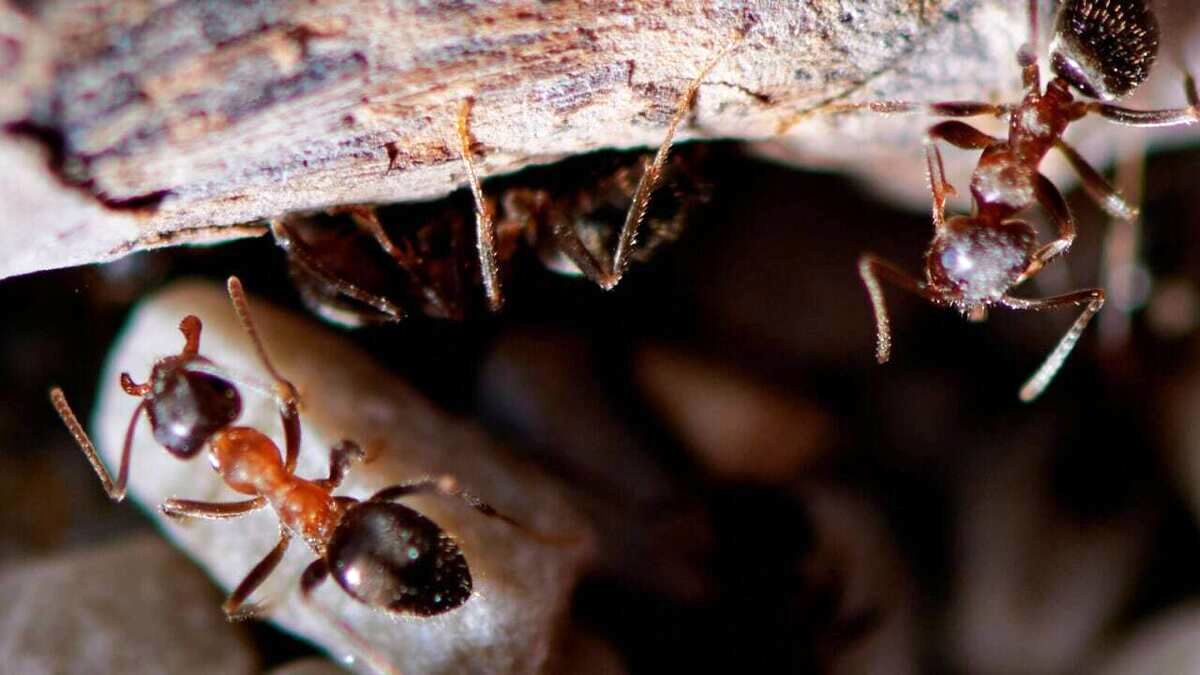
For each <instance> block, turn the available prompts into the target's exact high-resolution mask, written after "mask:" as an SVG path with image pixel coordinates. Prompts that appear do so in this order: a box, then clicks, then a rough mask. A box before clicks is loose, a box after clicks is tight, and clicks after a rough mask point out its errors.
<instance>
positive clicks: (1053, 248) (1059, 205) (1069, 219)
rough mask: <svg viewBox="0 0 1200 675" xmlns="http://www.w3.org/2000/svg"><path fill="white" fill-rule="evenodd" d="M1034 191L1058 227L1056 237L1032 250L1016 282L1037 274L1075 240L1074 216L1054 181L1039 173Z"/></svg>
mask: <svg viewBox="0 0 1200 675" xmlns="http://www.w3.org/2000/svg"><path fill="white" fill-rule="evenodd" d="M1034 193H1035V197H1036V199H1037V202H1038V203H1039V204H1041V205H1042V208H1044V209H1046V212H1047V213H1048V214H1049V215H1050V219H1051V220H1052V221H1053V222H1054V226H1055V227H1056V228H1058V238H1057V239H1055V240H1054V241H1052V242H1050V243H1048V244H1046V245H1044V246H1042V247H1041V248H1039V249H1038V250H1036V251H1034V253H1033V259H1032V260H1030V261H1029V266H1028V267H1026V268H1025V271H1024V272H1022V273H1021V276H1020V277H1019V278H1018V279H1017V282H1016V283H1017V284H1019V283H1021V282H1022V281H1025V280H1026V279H1028V278H1029V277H1032V276H1033V275H1035V274H1037V273H1038V272H1040V271H1041V269H1042V268H1043V267H1045V266H1046V263H1048V262H1050V261H1051V260H1053V259H1055V258H1057V257H1058V256H1060V255H1062V254H1064V253H1066V252H1067V249H1069V248H1071V244H1072V243H1074V241H1075V218H1074V217H1073V216H1072V215H1071V209H1069V208H1068V207H1067V202H1066V200H1065V199H1063V196H1062V193H1061V192H1059V191H1058V188H1057V187H1055V186H1054V183H1052V182H1050V179H1049V178H1046V177H1045V176H1043V175H1042V174H1040V173H1039V174H1038V175H1037V179H1036V182H1035V183H1034ZM1014 285H1015V284H1014Z"/></svg>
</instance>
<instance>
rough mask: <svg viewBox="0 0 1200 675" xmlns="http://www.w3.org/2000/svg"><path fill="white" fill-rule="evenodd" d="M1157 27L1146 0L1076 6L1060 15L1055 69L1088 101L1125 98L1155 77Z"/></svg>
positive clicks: (1087, 1)
mask: <svg viewBox="0 0 1200 675" xmlns="http://www.w3.org/2000/svg"><path fill="white" fill-rule="evenodd" d="M1157 55H1158V22H1157V21H1156V20H1155V19H1154V14H1152V13H1151V12H1150V9H1149V8H1148V7H1146V2H1145V0H1101V1H1096V0H1071V1H1069V2H1067V3H1066V4H1065V5H1063V8H1062V10H1061V11H1060V12H1059V14H1058V25H1057V26H1056V27H1055V31H1054V41H1053V42H1052V43H1051V45H1050V67H1051V68H1052V69H1053V70H1054V74H1055V75H1058V76H1059V77H1062V78H1064V79H1066V80H1067V81H1068V82H1070V83H1071V84H1072V85H1073V86H1074V87H1075V88H1076V89H1078V90H1079V91H1080V92H1082V93H1083V94H1084V95H1086V96H1090V97H1092V98H1097V99H1101V100H1105V101H1110V100H1114V99H1118V98H1121V97H1123V96H1126V95H1127V94H1129V93H1130V92H1131V91H1133V90H1134V89H1135V88H1137V86H1138V85H1139V84H1141V83H1142V82H1144V81H1145V80H1146V78H1147V77H1148V76H1149V75H1150V68H1151V66H1153V65H1154V59H1155V57H1156V56H1157Z"/></svg>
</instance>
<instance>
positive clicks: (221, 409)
mask: <svg viewBox="0 0 1200 675" xmlns="http://www.w3.org/2000/svg"><path fill="white" fill-rule="evenodd" d="M197 361H200V362H207V360H206V359H203V358H201V357H197V356H191V355H184V356H171V357H167V358H165V359H162V360H161V361H159V362H158V363H156V364H155V365H154V369H153V370H152V371H150V382H149V383H148V389H147V391H146V392H145V393H144V394H142V396H144V397H145V399H146V414H147V415H148V416H149V417H150V427H151V428H152V429H153V430H154V440H156V441H158V443H159V444H160V445H162V446H163V447H164V448H166V449H167V450H168V451H169V452H170V453H171V454H173V455H175V456H176V457H179V458H181V459H188V458H190V457H193V456H195V455H196V453H197V452H199V451H200V449H201V448H203V447H204V444H205V443H207V442H208V440H209V438H211V437H212V435H213V434H214V433H216V432H217V431H219V430H221V429H223V428H225V427H227V426H229V425H230V424H231V423H233V421H234V420H235V419H237V417H238V415H240V414H241V412H242V398H241V396H240V395H239V394H238V391H237V388H236V387H234V386H233V383H232V382H229V381H228V380H226V379H224V378H221V377H218V376H216V375H213V374H210V373H207V372H203V371H198V370H192V369H190V368H189V366H191V365H193V364H195V363H196V362H197Z"/></svg>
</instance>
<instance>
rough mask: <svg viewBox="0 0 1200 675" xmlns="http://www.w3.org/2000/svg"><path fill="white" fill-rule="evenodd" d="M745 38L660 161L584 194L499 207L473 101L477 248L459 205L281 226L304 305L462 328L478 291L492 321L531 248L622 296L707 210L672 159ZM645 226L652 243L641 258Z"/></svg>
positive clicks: (532, 191)
mask: <svg viewBox="0 0 1200 675" xmlns="http://www.w3.org/2000/svg"><path fill="white" fill-rule="evenodd" d="M740 39H741V38H738V39H735V40H734V41H733V42H732V43H731V44H730V45H728V46H726V47H725V48H723V49H722V50H721V51H720V52H719V53H718V54H717V55H716V56H715V57H713V58H712V59H711V60H710V61H709V62H708V63H707V64H706V65H705V67H704V68H703V69H702V70H701V72H700V73H699V74H698V75H697V76H696V77H695V78H694V79H693V80H692V81H691V82H690V83H689V84H688V86H687V87H686V88H685V89H684V91H683V93H682V94H681V95H680V97H679V99H678V102H677V104H676V107H675V110H674V112H673V114H672V117H671V119H670V121H669V122H668V124H667V130H666V134H665V136H664V139H663V141H662V143H661V144H660V145H659V147H658V150H657V152H656V153H655V154H654V155H653V156H652V157H651V156H648V155H643V154H641V153H627V154H626V161H624V162H620V163H617V165H616V166H615V167H610V168H609V169H608V170H607V171H604V172H602V173H600V174H599V175H594V176H593V177H592V178H591V179H590V182H589V183H587V184H585V185H583V186H582V187H580V186H579V185H572V186H569V187H565V186H563V185H553V186H523V185H516V186H513V187H509V188H507V189H505V190H504V191H503V192H502V193H501V195H500V197H499V200H498V204H497V201H496V200H493V199H491V198H488V197H487V196H486V195H485V194H484V191H483V188H482V186H481V184H480V179H479V176H478V172H477V171H476V168H475V161H474V150H473V145H474V144H473V141H472V137H471V131H470V116H471V111H472V106H473V101H471V100H467V101H464V102H463V104H462V105H461V106H460V108H459V111H458V115H457V118H456V124H455V132H456V135H457V141H458V148H457V150H458V152H459V155H460V158H461V160H462V162H463V165H464V167H465V169H466V173H467V182H468V185H469V187H470V192H471V195H472V201H473V207H474V209H473V210H474V216H475V227H474V242H475V250H474V251H472V250H471V244H470V243H469V236H470V235H469V232H468V230H469V226H468V224H467V223H466V222H465V218H464V215H463V213H462V210H461V209H460V208H458V207H456V206H455V205H453V204H450V205H448V204H445V203H439V204H434V205H426V206H423V207H417V208H416V210H415V213H414V212H413V211H409V213H408V214H407V215H408V216H409V217H410V218H412V217H413V216H415V220H416V221H417V222H418V223H420V224H419V225H417V226H416V227H410V226H404V225H403V224H400V225H401V226H402V230H401V231H399V232H397V230H398V229H399V228H397V227H396V225H397V223H395V222H393V220H394V219H389V218H386V217H385V216H386V215H387V213H386V209H385V208H381V207H372V206H365V205H363V206H347V207H339V208H336V209H333V210H331V211H330V212H327V213H326V214H301V215H297V216H289V217H285V218H281V219H277V220H275V221H273V222H272V223H271V231H272V233H273V234H274V236H275V239H276V241H277V242H278V243H279V245H280V246H281V247H283V248H284V250H285V251H286V252H287V254H288V260H289V267H290V269H291V271H292V277H293V279H294V280H295V282H296V285H297V287H298V289H299V291H300V294H301V297H302V298H304V300H305V302H306V303H307V304H308V305H309V307H310V308H312V309H314V310H315V311H316V313H318V314H319V315H321V316H323V317H324V318H326V319H329V320H332V321H334V322H336V323H341V324H344V325H350V326H356V325H362V324H365V323H375V322H381V321H396V320H400V319H403V318H404V317H405V316H406V315H407V314H408V311H409V310H411V311H414V312H416V313H421V314H424V315H427V316H431V317H435V318H449V319H459V320H461V319H463V318H465V317H466V316H467V315H468V314H471V313H472V311H473V308H474V307H475V305H476V304H477V303H476V302H475V301H474V299H473V298H472V297H471V295H472V294H474V293H475V292H476V291H477V289H478V287H479V286H482V288H483V294H484V298H485V300H486V310H489V311H492V312H495V311H498V310H500V309H501V308H502V306H503V304H504V294H503V290H502V276H503V273H502V267H503V266H505V265H506V264H507V263H509V262H510V261H511V260H512V258H513V256H514V255H515V254H516V252H517V251H518V249H519V248H520V247H521V244H522V243H524V244H527V245H528V246H529V247H530V248H532V249H533V250H534V252H535V253H536V254H537V255H538V257H539V258H540V259H541V261H542V262H543V263H544V264H545V265H546V267H548V268H549V269H551V270H553V271H556V272H560V273H564V274H570V275H582V276H585V277H587V278H588V279H590V280H591V281H593V282H594V283H596V284H597V285H598V286H600V287H601V288H604V289H612V288H614V287H615V286H616V285H617V284H618V283H619V282H620V281H621V279H622V277H623V276H624V274H625V271H626V269H627V267H628V265H629V263H630V261H631V260H639V259H645V258H646V257H648V255H646V254H648V253H649V252H650V251H652V250H653V249H655V248H657V245H658V244H660V243H662V242H664V241H669V240H672V239H674V238H677V237H678V235H679V232H680V230H681V229H682V227H683V223H684V222H686V220H687V219H688V217H689V216H690V214H691V213H692V212H693V211H694V210H695V208H696V206H697V205H699V204H701V203H703V201H704V199H705V194H704V190H703V186H702V185H700V181H699V180H697V178H696V176H695V172H694V170H693V168H694V164H693V163H692V162H690V161H689V158H690V157H691V156H692V153H688V156H685V157H683V158H679V157H678V156H676V157H675V158H674V159H672V157H671V148H672V144H673V142H674V138H675V132H676V130H677V129H678V127H679V125H680V124H681V123H682V122H683V120H684V118H685V117H686V116H687V114H688V112H689V111H690V110H691V107H692V102H693V101H694V99H695V97H696V94H697V92H698V91H699V89H700V86H701V85H702V84H703V80H704V78H705V77H706V76H707V75H708V73H709V72H711V71H712V69H713V68H714V67H715V66H716V65H717V63H718V62H719V61H720V60H721V58H722V57H724V55H725V54H727V53H728V52H729V51H730V50H731V49H733V48H734V47H735V46H736V45H737V43H738V42H740ZM630 158H632V161H629V159H630ZM602 161H603V160H602ZM664 183H665V184H666V185H667V186H669V187H670V188H671V189H670V190H669V192H670V193H671V195H672V196H673V197H674V199H673V200H671V201H670V206H671V208H668V209H664V210H657V209H656V210H655V211H652V210H651V209H650V203H651V198H652V197H654V196H655V194H656V192H661V190H660V188H662V187H664ZM622 202H624V203H628V204H629V206H628V208H627V210H625V213H624V218H623V219H621V220H620V227H619V228H617V227H614V225H615V223H614V222H613V221H612V220H611V219H607V218H604V217H601V215H603V214H607V212H609V211H612V210H614V205H616V204H621V203H622ZM381 214H382V215H381ZM347 220H348V221H349V222H347ZM643 224H645V225H646V226H647V227H646V228H645V229H647V230H648V235H647V236H646V237H645V239H646V245H643V246H642V248H641V249H639V247H638V238H639V234H640V230H642V229H643V227H642V226H643ZM372 245H373V246H375V247H377V249H378V250H382V251H384V252H385V253H386V254H387V256H388V257H390V258H391V266H392V269H391V270H389V269H384V268H383V267H382V266H381V265H378V264H371V263H365V262H364V261H368V260H372V259H373V256H372V255H371V253H370V251H369V250H368V247H369V246H372ZM610 247H611V248H610ZM397 270H398V272H399V275H398V276H397V275H396V274H395V271H397Z"/></svg>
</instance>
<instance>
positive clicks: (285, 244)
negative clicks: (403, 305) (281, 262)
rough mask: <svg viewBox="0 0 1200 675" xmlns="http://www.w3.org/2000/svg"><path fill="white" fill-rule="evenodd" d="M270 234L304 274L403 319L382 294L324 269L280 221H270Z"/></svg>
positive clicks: (399, 312) (402, 312) (399, 319)
mask: <svg viewBox="0 0 1200 675" xmlns="http://www.w3.org/2000/svg"><path fill="white" fill-rule="evenodd" d="M271 234H272V235H273V236H274V237H275V242H276V243H278V244H279V246H280V248H282V249H283V250H284V251H285V252H286V253H287V255H288V261H289V262H292V263H295V264H296V265H297V266H298V267H300V269H302V270H304V272H305V273H306V274H309V275H311V276H313V277H315V278H317V279H319V280H320V281H321V283H323V284H325V285H327V286H332V287H333V288H336V289H337V292H338V293H341V294H342V295H345V296H346V297H348V298H350V299H352V300H355V301H356V302H361V303H362V304H364V305H366V306H367V307H370V308H371V309H373V310H375V311H377V312H379V313H380V314H382V315H383V316H385V317H389V318H391V320H392V321H402V320H403V319H404V317H405V314H404V310H402V309H400V308H399V307H397V306H396V305H395V304H394V303H393V302H392V301H390V300H388V299H387V298H384V297H382V296H378V295H375V294H373V293H368V292H367V291H365V290H363V289H361V288H359V287H358V286H355V285H354V284H352V283H350V282H349V281H346V280H345V279H341V278H339V277H337V276H335V275H333V274H330V273H329V272H327V271H325V269H324V268H323V267H322V266H321V264H320V263H318V262H317V261H316V260H315V259H314V258H313V256H312V254H310V253H309V252H308V250H307V248H306V247H305V245H304V243H303V242H301V241H300V240H299V239H298V238H296V237H293V236H292V235H291V232H289V231H288V229H287V226H286V225H284V224H283V222H282V221H279V220H272V221H271Z"/></svg>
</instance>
